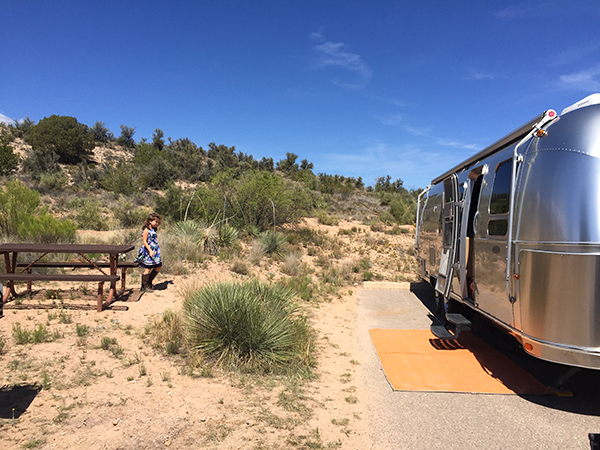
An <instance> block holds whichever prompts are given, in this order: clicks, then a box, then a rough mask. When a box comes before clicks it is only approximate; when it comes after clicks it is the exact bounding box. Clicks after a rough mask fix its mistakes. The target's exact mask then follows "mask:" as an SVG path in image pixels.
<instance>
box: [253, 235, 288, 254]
mask: <svg viewBox="0 0 600 450" xmlns="http://www.w3.org/2000/svg"><path fill="white" fill-rule="evenodd" d="M258 242H260V244H261V245H262V248H263V249H264V251H265V253H266V254H268V255H272V254H273V253H281V251H282V247H283V245H284V244H285V243H286V242H287V238H286V236H285V234H283V233H280V232H279V231H271V230H269V231H264V232H262V233H261V234H260V235H259V236H258Z"/></svg>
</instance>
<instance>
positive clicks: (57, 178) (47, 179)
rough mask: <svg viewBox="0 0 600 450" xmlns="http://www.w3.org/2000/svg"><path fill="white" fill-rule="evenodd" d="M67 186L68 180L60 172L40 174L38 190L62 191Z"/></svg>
mask: <svg viewBox="0 0 600 450" xmlns="http://www.w3.org/2000/svg"><path fill="white" fill-rule="evenodd" d="M68 184H69V179H68V178H67V176H66V175H65V173H64V172H63V171H62V170H61V171H58V172H53V173H42V174H40V188H41V189H43V190H46V191H62V190H63V189H64V188H65V187H66V186H67V185H68Z"/></svg>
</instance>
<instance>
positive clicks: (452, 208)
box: [435, 174, 460, 298]
mask: <svg viewBox="0 0 600 450" xmlns="http://www.w3.org/2000/svg"><path fill="white" fill-rule="evenodd" d="M459 207H460V203H459V201H458V177H457V176H456V174H452V175H450V176H449V177H448V178H446V179H445V180H444V206H443V208H442V236H443V242H442V256H441V257H440V267H439V269H438V277H437V283H436V285H435V290H436V291H437V292H439V293H440V294H441V295H443V296H444V298H448V295H449V294H450V288H451V287H452V277H453V275H454V268H455V262H456V249H457V247H458V226H459V223H458V220H459V215H460V214H459Z"/></svg>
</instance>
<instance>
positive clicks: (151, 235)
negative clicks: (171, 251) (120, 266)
mask: <svg viewBox="0 0 600 450" xmlns="http://www.w3.org/2000/svg"><path fill="white" fill-rule="evenodd" d="M144 231H145V230H142V239H143V238H144ZM148 246H149V247H150V248H151V249H152V250H153V251H154V256H150V253H149V252H148V249H147V248H146V246H145V245H142V248H140V251H139V253H138V257H137V258H136V261H137V262H138V263H139V264H140V266H142V267H144V268H146V269H150V268H152V267H160V266H162V259H161V257H160V247H159V246H158V235H157V233H156V230H155V229H154V228H149V229H148Z"/></svg>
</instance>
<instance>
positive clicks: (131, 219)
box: [113, 196, 149, 228]
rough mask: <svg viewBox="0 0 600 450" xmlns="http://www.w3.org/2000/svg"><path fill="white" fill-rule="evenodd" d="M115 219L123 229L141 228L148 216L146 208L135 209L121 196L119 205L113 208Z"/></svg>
mask: <svg viewBox="0 0 600 450" xmlns="http://www.w3.org/2000/svg"><path fill="white" fill-rule="evenodd" d="M113 212H114V215H115V219H117V220H118V221H119V222H120V223H121V225H122V226H123V227H125V228H133V227H138V226H141V225H142V224H143V223H144V220H145V219H146V217H147V216H148V214H149V210H148V209H147V208H136V207H135V206H134V204H133V203H132V202H130V201H129V200H127V199H126V198H125V197H123V196H121V197H120V198H119V204H118V205H117V206H116V207H114V208H113Z"/></svg>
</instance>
